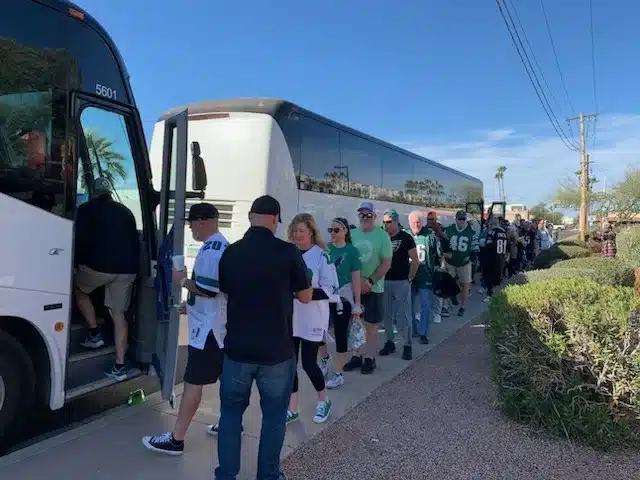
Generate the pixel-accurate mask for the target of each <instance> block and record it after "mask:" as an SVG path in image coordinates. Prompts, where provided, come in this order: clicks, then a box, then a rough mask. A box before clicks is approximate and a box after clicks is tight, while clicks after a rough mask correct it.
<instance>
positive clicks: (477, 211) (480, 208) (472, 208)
mask: <svg viewBox="0 0 640 480" xmlns="http://www.w3.org/2000/svg"><path fill="white" fill-rule="evenodd" d="M464 210H465V211H466V212H467V214H469V215H471V216H472V217H473V218H475V219H476V220H477V221H478V225H480V226H481V227H482V226H484V222H485V218H484V202H483V201H482V200H480V201H479V202H467V203H465V205H464Z"/></svg>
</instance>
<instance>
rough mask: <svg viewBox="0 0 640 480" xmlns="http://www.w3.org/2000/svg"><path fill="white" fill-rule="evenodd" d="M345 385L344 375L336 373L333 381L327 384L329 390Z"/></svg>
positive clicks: (332, 378)
mask: <svg viewBox="0 0 640 480" xmlns="http://www.w3.org/2000/svg"><path fill="white" fill-rule="evenodd" d="M342 385H344V375H342V374H341V373H334V374H333V377H331V380H329V381H328V382H327V388H338V387H341V386H342Z"/></svg>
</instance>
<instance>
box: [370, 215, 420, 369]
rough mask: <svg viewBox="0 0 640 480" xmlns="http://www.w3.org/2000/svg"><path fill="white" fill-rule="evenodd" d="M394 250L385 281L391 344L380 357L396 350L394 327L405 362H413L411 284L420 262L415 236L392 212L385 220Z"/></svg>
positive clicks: (385, 319) (385, 327)
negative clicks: (399, 333) (398, 331)
mask: <svg viewBox="0 0 640 480" xmlns="http://www.w3.org/2000/svg"><path fill="white" fill-rule="evenodd" d="M382 223H383V225H384V228H385V230H386V231H387V234H388V235H389V238H390V239H391V246H392V247H393V256H392V257H391V268H390V269H389V271H388V272H387V274H386V276H385V280H384V299H385V302H384V305H385V311H384V329H385V332H386V336H387V341H386V343H385V344H384V347H383V348H382V350H380V355H383V356H384V355H389V354H391V353H394V352H395V351H396V346H395V343H394V339H395V333H394V331H393V327H394V324H395V325H397V326H398V329H399V330H400V331H401V332H402V335H403V336H404V348H403V350H402V359H403V360H411V358H412V354H411V333H412V322H411V284H412V282H413V280H414V279H415V276H416V273H417V271H418V267H419V266H420V261H419V260H418V251H417V249H416V242H415V241H414V239H413V236H412V235H411V234H409V233H407V232H405V231H404V230H403V229H402V228H401V226H400V216H399V215H398V212H397V211H395V210H393V209H391V210H387V211H386V212H384V217H383V218H382Z"/></svg>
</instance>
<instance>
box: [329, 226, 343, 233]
mask: <svg viewBox="0 0 640 480" xmlns="http://www.w3.org/2000/svg"><path fill="white" fill-rule="evenodd" d="M327 232H329V233H340V229H339V228H338V227H330V228H327Z"/></svg>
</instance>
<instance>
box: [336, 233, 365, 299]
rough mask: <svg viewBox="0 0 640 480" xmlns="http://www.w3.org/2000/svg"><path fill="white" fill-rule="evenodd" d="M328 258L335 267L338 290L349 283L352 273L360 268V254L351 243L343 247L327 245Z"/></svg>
mask: <svg viewBox="0 0 640 480" xmlns="http://www.w3.org/2000/svg"><path fill="white" fill-rule="evenodd" d="M329 258H331V263H333V265H334V266H335V267H336V272H337V273H338V286H339V287H340V288H342V287H344V286H345V285H346V284H348V283H351V275H352V274H353V272H357V271H359V270H360V268H361V267H362V264H361V263H360V252H358V249H357V248H356V247H354V246H353V244H351V243H347V244H346V245H344V246H343V247H336V246H335V245H332V244H329Z"/></svg>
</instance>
